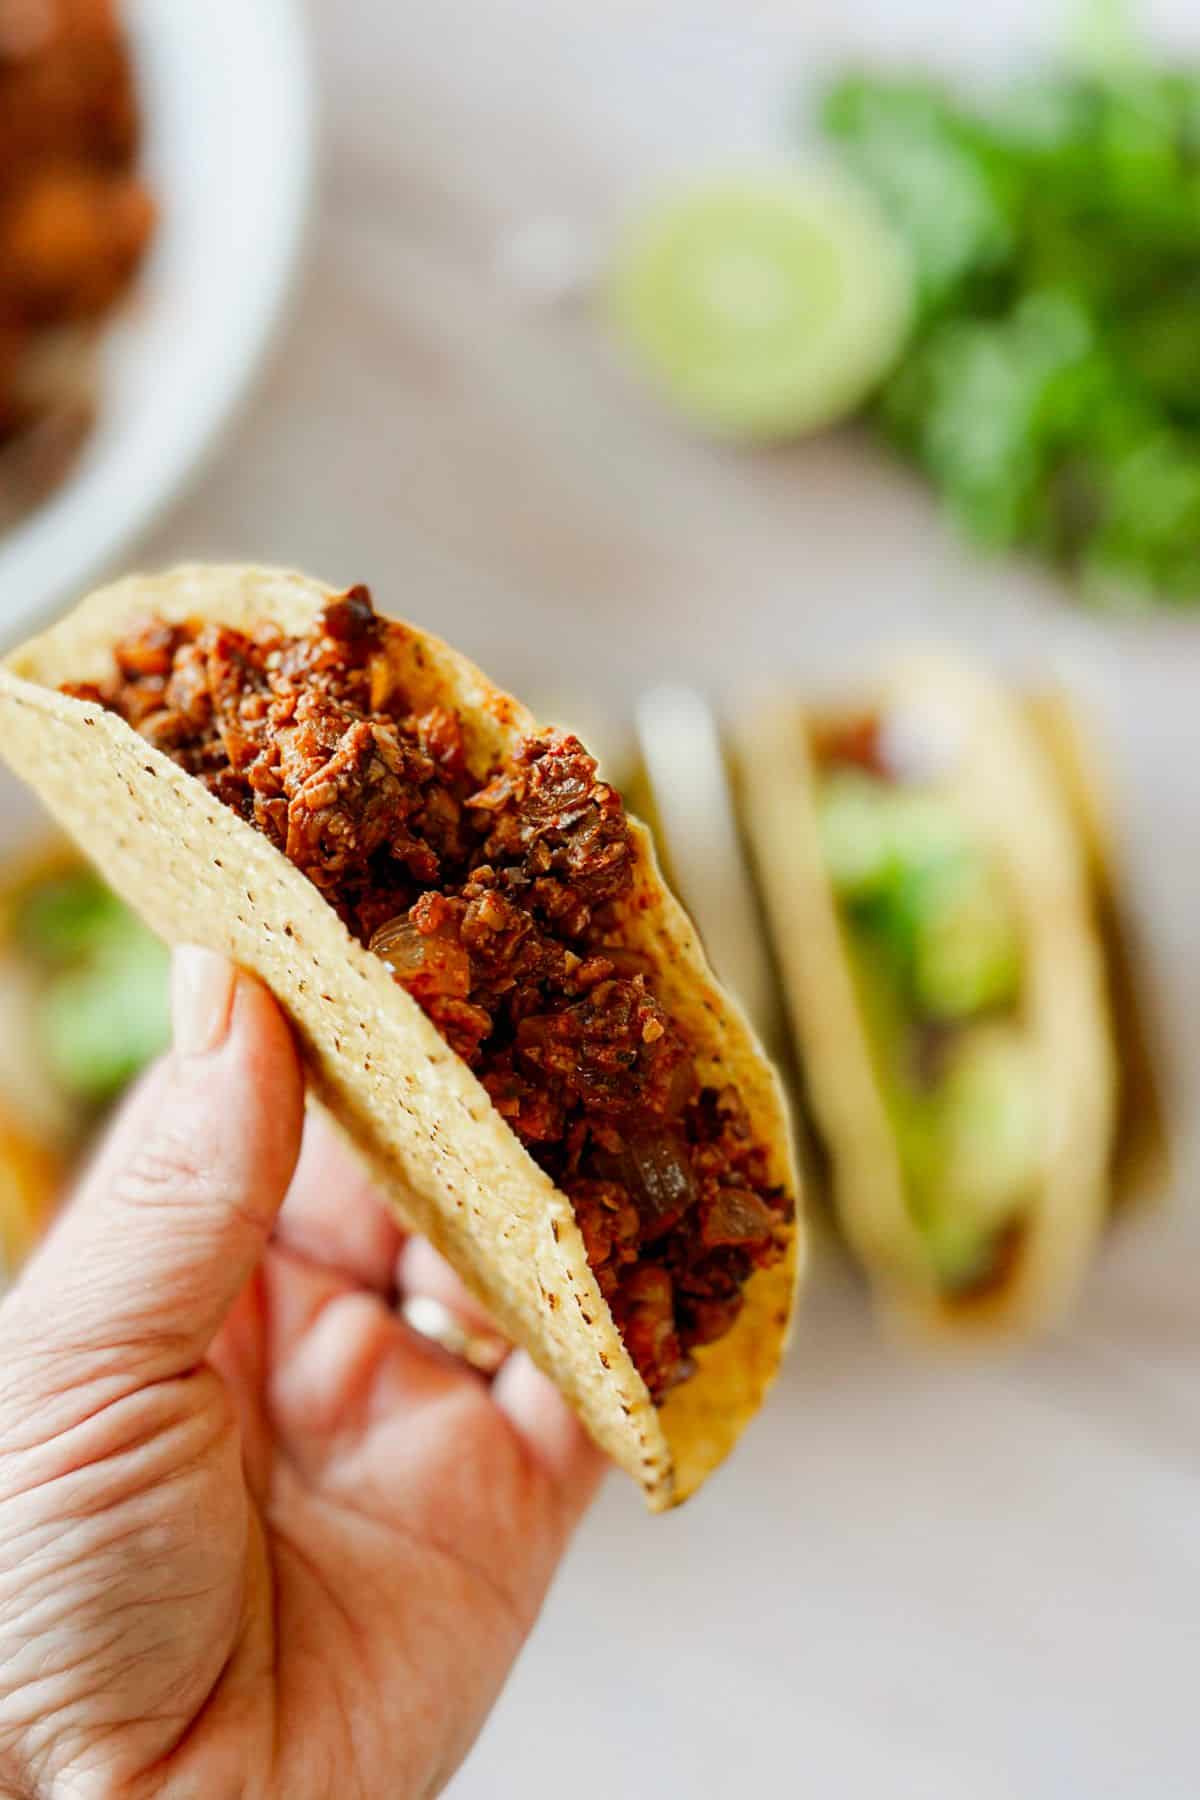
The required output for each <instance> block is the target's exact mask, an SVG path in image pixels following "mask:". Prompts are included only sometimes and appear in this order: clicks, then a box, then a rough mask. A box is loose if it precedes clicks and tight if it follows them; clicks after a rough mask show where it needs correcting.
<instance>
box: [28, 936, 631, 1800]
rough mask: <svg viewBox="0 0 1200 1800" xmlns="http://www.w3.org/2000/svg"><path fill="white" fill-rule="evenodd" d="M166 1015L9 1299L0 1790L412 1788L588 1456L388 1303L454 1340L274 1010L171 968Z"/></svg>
mask: <svg viewBox="0 0 1200 1800" xmlns="http://www.w3.org/2000/svg"><path fill="white" fill-rule="evenodd" d="M174 1000H175V1022H176V1023H175V1043H176V1047H175V1050H174V1051H173V1053H172V1054H171V1055H170V1056H169V1057H167V1058H166V1059H164V1061H163V1063H162V1064H160V1065H159V1066H158V1067H157V1068H155V1069H154V1070H153V1071H151V1073H150V1074H149V1075H148V1076H147V1078H146V1079H145V1080H144V1081H143V1083H142V1084H141V1086H140V1087H139V1089H138V1090H137V1092H136V1093H135V1094H134V1095H133V1097H132V1098H131V1100H130V1101H129V1102H128V1104H127V1106H126V1108H125V1110H124V1111H123V1113H122V1115H121V1117H120V1119H119V1120H118V1122H117V1124H116V1126H115V1128H114V1130H113V1132H112V1133H111V1135H110V1137H109V1138H108V1140H107V1142H106V1143H105V1145H104V1147H103V1149H102V1150H101V1152H100V1154H99V1156H98V1157H97V1159H96V1161H95V1163H94V1164H93V1166H92V1168H91V1169H90V1171H89V1173H88V1174H87V1176H86V1178H85V1180H84V1182H83V1185H82V1187H81V1190H80V1192H79V1194H78V1196H77V1197H76V1199H75V1200H74V1202H73V1203H72V1205H71V1206H70V1208H69V1209H68V1210H67V1212H66V1213H65V1214H64V1216H63V1217H62V1218H61V1219H60V1221H59V1223H58V1225H57V1226H56V1227H55V1229H54V1230H53V1231H52V1233H51V1234H50V1237H49V1238H48V1240H47V1241H46V1242H45V1244H44V1245H43V1246H42V1248H41V1250H40V1251H39V1253H38V1254H37V1255H36V1256H35V1258H34V1259H33V1261H32V1263H31V1264H30V1265H29V1267H28V1268H27V1269H26V1271H25V1273H24V1275H23V1277H22V1279H21V1280H20V1282H19V1283H18V1284H17V1286H16V1287H15V1288H14V1289H13V1290H12V1292H11V1293H10V1294H9V1295H8V1296H7V1297H6V1298H5V1300H4V1302H3V1304H2V1305H0V1788H3V1789H4V1791H6V1792H9V1793H11V1794H14V1795H19V1796H22V1797H23V1800H24V1796H38V1797H39V1800H40V1797H41V1796H43V1795H48V1796H55V1797H57V1796H59V1795H63V1796H70V1797H71V1800H76V1797H78V1800H93V1797H96V1800H99V1797H101V1796H103V1797H105V1800H107V1797H108V1796H120V1797H122V1800H125V1797H126V1796H128V1797H129V1800H137V1797H138V1796H142V1795H155V1796H161V1795H165V1796H181V1797H182V1796H188V1800H192V1797H195V1800H225V1796H231V1797H232V1796H234V1795H237V1796H244V1797H246V1800H257V1797H259V1796H274V1795H279V1796H286V1800H307V1797H308V1796H312V1797H313V1800H318V1797H320V1800H327V1797H328V1800H352V1797H353V1796H364V1797H368V1800H375V1797H377V1796H378V1797H381V1800H400V1797H402V1796H409V1795H428V1794H434V1793H436V1792H437V1791H438V1790H439V1789H440V1788H441V1787H442V1786H443V1785H444V1784H445V1782H446V1781H447V1780H448V1779H449V1777H450V1775H451V1773H452V1772H453V1770H454V1769H455V1768H456V1766H457V1765H458V1763H459V1762H460V1761H461V1759H462V1757H463V1756H464V1754H465V1753H466V1751H467V1749H468V1748H469V1746H470V1744H471V1742H472V1740H473V1738H474V1736H475V1734H476V1732H477V1731H478V1729H479V1727H480V1724H481V1723H482V1721H483V1719H484V1717H485V1715H486V1713H487V1710H488V1708H489V1707H490V1705H491V1704H492V1702H493V1701H494V1699H495V1697H496V1695H497V1693H498V1692H499V1689H500V1687H501V1684H502V1683H503V1681H504V1678H505V1676H506V1674H507V1672H508V1670H509V1668H510V1666H511V1664H512V1662H513V1659H514V1657H515V1656H516V1654H517V1651H518V1649H519V1648H520V1646H521V1643H522V1641H523V1639H524V1637H525V1635H526V1633H527V1632H528V1630H529V1628H530V1625H531V1624H532V1622H533V1619H534V1618H535V1616H536V1614H537V1611H538V1608H539V1606H540V1604H541V1601H542V1597H543V1595H544V1594H545V1591H546V1588H547V1586H548V1584H549V1581H550V1578H551V1576H552V1575H553V1573H554V1569H555V1567H556V1565H557V1563H558V1560H559V1557H560V1556H561V1554H562V1551H563V1548H564V1545H565V1543H566V1541H567V1538H568V1536H569V1533H570V1531H571V1528H572V1526H573V1525H574V1524H575V1522H576V1520H577V1519H578V1518H579V1516H580V1514H581V1512H582V1510H583V1508H584V1507H585V1505H586V1503H587V1501H588V1500H589V1498H590V1497H591V1494H592V1493H593V1491H594V1488H595V1486H596V1484H597V1482H598V1480H599V1476H600V1470H601V1461H600V1457H599V1454H598V1452H597V1451H596V1450H595V1449H594V1448H593V1447H592V1446H591V1445H590V1443H589V1442H588V1440H587V1439H586V1438H585V1436H584V1434H583V1432H582V1429H581V1428H580V1427H579V1425H578V1424H577V1423H576V1421H575V1419H574V1418H573V1416H572V1415H571V1414H570V1412H569V1411H568V1410H567V1408H566V1406H565V1404H564V1403H563V1401H562V1400H561V1398H560V1397H559V1395H558V1393H557V1392H556V1391H555V1389H554V1388H553V1386H552V1385H551V1384H550V1383H549V1382H548V1381H547V1380H546V1379H545V1377H543V1376H542V1375H541V1374H539V1373H538V1372H537V1370H535V1369H534V1367H533V1365H532V1364H531V1363H530V1362H529V1361H528V1360H527V1358H526V1357H525V1356H524V1355H522V1354H516V1355H513V1356H511V1357H509V1359H508V1360H507V1361H506V1362H505V1363H504V1365H503V1367H502V1368H501V1370H500V1372H499V1374H498V1375H497V1376H496V1378H495V1380H494V1381H493V1382H491V1383H490V1384H489V1383H487V1382H486V1381H485V1380H484V1379H483V1378H482V1377H481V1376H479V1375H477V1374H475V1373H474V1372H472V1371H471V1370H469V1369H468V1368H466V1367H465V1365H461V1364H459V1363H456V1362H453V1361H452V1360H451V1359H450V1358H448V1357H447V1356H446V1355H445V1354H444V1353H443V1352H442V1351H440V1350H438V1349H436V1348H434V1347H433V1346H432V1345H430V1344H428V1343H427V1342H426V1341H425V1340H423V1339H421V1338H419V1337H417V1336H416V1335H415V1334H414V1333H412V1332H411V1331H410V1330H409V1329H408V1328H407V1327H406V1326H405V1325H404V1324H403V1323H402V1322H401V1321H400V1320H399V1319H398V1318H397V1317H396V1316H395V1314H394V1313H393V1312H392V1311H391V1310H390V1307H389V1305H388V1296H389V1295H390V1294H391V1293H392V1292H393V1291H394V1287H395V1284H396V1281H397V1273H398V1272H399V1280H400V1285H401V1286H402V1288H403V1289H404V1290H405V1291H406V1292H410V1291H413V1290H414V1289H415V1290H416V1291H432V1292H434V1293H436V1294H438V1295H439V1296H440V1297H441V1298H442V1299H443V1300H445V1301H446V1302H447V1303H449V1304H451V1305H452V1306H453V1307H454V1308H455V1309H456V1310H458V1311H459V1312H460V1313H461V1314H463V1315H464V1316H465V1317H466V1318H467V1319H468V1321H470V1319H471V1317H472V1315H471V1311H470V1309H471V1307H472V1303H471V1301H470V1300H469V1299H468V1298H467V1297H466V1296H465V1294H464V1293H463V1292H462V1290H461V1289H458V1287H457V1284H456V1283H455V1281H454V1278H453V1276H451V1275H450V1274H449V1271H447V1270H446V1269H445V1267H444V1265H442V1264H440V1262H439V1261H438V1260H437V1259H436V1258H435V1257H434V1256H433V1253H432V1252H431V1251H430V1250H429V1248H428V1246H427V1245H425V1244H423V1243H417V1242H410V1243H408V1244H407V1245H406V1244H405V1243H404V1242H403V1240H402V1237H401V1233H400V1232H399V1230H398V1228H397V1227H396V1226H395V1225H394V1223H392V1222H391V1220H390V1219H389V1217H388V1216H387V1215H386V1214H385V1213H384V1211H383V1210H382V1208H381V1207H379V1205H378V1204H377V1202H376V1201H375V1200H374V1199H373V1198H372V1196H371V1195H370V1193H369V1192H368V1191H367V1188H366V1184H365V1180H364V1178H363V1176H362V1175H361V1174H360V1173H359V1172H358V1170H357V1168H356V1167H354V1166H353V1165H352V1164H351V1162H350V1161H349V1160H348V1159H347V1158H346V1156H345V1154H344V1152H342V1150H341V1149H340V1146H339V1145H338V1144H337V1143H336V1142H335V1140H334V1138H333V1135H332V1133H331V1132H330V1130H329V1127H328V1126H327V1125H324V1124H323V1123H322V1121H321V1120H320V1119H319V1118H318V1117H317V1116H315V1115H313V1116H310V1118H309V1120H308V1123H307V1126H305V1125H304V1092H303V1078H302V1074H301V1070H300V1066H299V1063H298V1060H297V1056H296V1052H295V1049H294V1047H293V1044H292V1041H291V1037H290V1034H289V1032H288V1029H287V1027H286V1025H285V1023H284V1020H283V1018H282V1016H281V1014H280V1013H279V1012H278V1010H277V1009H276V1007H275V1005H274V1003H273V1002H272V1001H271V999H270V997H269V996H268V995H267V994H266V992H265V991H264V990H263V989H262V988H261V987H259V985H258V984H257V983H256V982H254V981H253V980H252V979H251V978H249V977H248V976H244V975H238V974H236V973H235V971H234V970H232V969H231V968H230V967H229V966H228V965H227V964H225V963H223V962H222V961H220V959H218V958H216V957H213V956H211V955H209V954H207V953H205V952H199V951H186V952H183V953H182V954H181V955H180V956H179V957H178V958H177V962H176V970H175V993H174ZM302 1128H303V1140H304V1142H303V1153H302V1154H301V1134H302ZM285 1194H286V1196H287V1198H286V1200H285V1199H284V1196H285ZM281 1202H282V1210H280V1207H281Z"/></svg>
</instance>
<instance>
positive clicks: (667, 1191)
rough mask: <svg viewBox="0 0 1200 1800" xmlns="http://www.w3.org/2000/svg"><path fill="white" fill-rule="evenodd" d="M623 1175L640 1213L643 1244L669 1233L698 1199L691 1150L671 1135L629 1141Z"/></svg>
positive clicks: (622, 1158) (623, 1154) (625, 1150)
mask: <svg viewBox="0 0 1200 1800" xmlns="http://www.w3.org/2000/svg"><path fill="white" fill-rule="evenodd" d="M621 1175H622V1178H623V1180H624V1182H625V1185H626V1187H627V1188H628V1190H629V1195H630V1198H631V1199H632V1201H633V1203H634V1205H635V1206H636V1207H637V1209H638V1214H639V1217H640V1218H641V1221H642V1237H643V1241H649V1240H651V1239H653V1238H656V1237H661V1236H662V1234H663V1232H664V1231H669V1230H670V1228H671V1226H672V1225H675V1224H677V1223H678V1221H679V1220H680V1219H681V1218H682V1217H683V1215H684V1213H685V1212H686V1211H687V1210H688V1207H689V1206H691V1204H692V1202H693V1201H694V1200H695V1198H696V1184H695V1180H694V1177H693V1175H692V1166H691V1161H690V1158H689V1156H688V1153H687V1148H686V1146H685V1144H684V1143H683V1141H682V1139H681V1138H679V1137H677V1136H676V1135H675V1134H674V1133H671V1132H663V1133H660V1134H657V1135H652V1136H644V1137H635V1138H631V1139H629V1140H628V1141H627V1143H626V1145H625V1149H624V1151H623V1153H622V1156H621Z"/></svg>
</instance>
